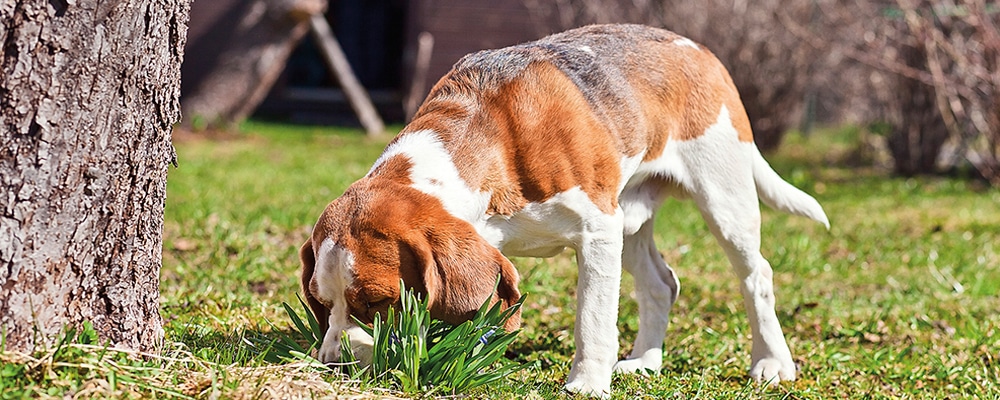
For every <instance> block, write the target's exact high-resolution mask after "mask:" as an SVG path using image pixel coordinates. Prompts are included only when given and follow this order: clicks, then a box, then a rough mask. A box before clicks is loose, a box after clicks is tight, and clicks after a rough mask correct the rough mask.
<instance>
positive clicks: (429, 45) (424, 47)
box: [403, 32, 434, 121]
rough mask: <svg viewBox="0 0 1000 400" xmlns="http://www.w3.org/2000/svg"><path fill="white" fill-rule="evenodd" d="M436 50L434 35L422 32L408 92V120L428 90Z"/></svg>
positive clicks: (406, 104) (419, 36)
mask: <svg viewBox="0 0 1000 400" xmlns="http://www.w3.org/2000/svg"><path fill="white" fill-rule="evenodd" d="M433 51H434V35H431V34H430V32H420V35H418V36H417V62H416V63H415V67H414V72H413V82H410V90H409V93H407V94H406V103H405V106H404V107H403V108H404V109H405V110H406V120H407V121H409V120H411V119H413V114H416V113H417V108H418V107H420V103H422V102H423V100H424V96H426V95H427V93H424V91H425V90H427V70H429V69H430V65H431V53H432V52H433Z"/></svg>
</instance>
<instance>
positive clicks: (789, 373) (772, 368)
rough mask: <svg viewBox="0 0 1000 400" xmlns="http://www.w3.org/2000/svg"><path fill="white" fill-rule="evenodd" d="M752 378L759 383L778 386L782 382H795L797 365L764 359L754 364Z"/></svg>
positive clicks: (773, 359) (751, 371)
mask: <svg viewBox="0 0 1000 400" xmlns="http://www.w3.org/2000/svg"><path fill="white" fill-rule="evenodd" d="M750 377H751V378H753V379H754V380H755V381H757V382H758V383H768V384H770V385H771V386H776V385H778V384H779V383H781V382H782V381H794V380H795V363H793V362H791V361H790V360H789V361H787V362H783V361H781V360H779V359H777V358H762V359H760V360H757V361H756V362H754V363H753V367H751V368H750Z"/></svg>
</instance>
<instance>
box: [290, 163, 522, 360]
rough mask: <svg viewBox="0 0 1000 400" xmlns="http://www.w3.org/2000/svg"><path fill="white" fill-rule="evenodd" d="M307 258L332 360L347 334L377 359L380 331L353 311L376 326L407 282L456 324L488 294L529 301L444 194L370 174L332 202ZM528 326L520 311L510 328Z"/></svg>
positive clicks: (362, 354)
mask: <svg viewBox="0 0 1000 400" xmlns="http://www.w3.org/2000/svg"><path fill="white" fill-rule="evenodd" d="M300 258H301V260H302V288H303V291H304V292H305V297H306V301H307V302H308V304H309V307H310V308H311V309H312V311H313V314H314V315H315V316H316V318H317V319H318V320H319V322H320V325H321V329H322V330H323V331H324V332H325V336H324V340H323V345H322V347H321V348H320V351H319V359H320V361H323V362H336V361H339V358H340V337H341V335H342V332H347V333H348V335H349V337H350V338H351V343H352V347H353V348H354V350H355V355H356V356H358V357H359V358H360V359H361V360H362V362H365V361H370V358H368V357H370V347H371V338H370V337H367V335H365V334H364V332H363V330H361V329H360V328H359V327H358V326H357V324H356V323H355V322H354V320H353V318H351V317H352V316H353V317H355V318H357V319H358V320H359V321H361V322H363V323H365V324H371V323H372V322H373V320H374V319H375V318H376V314H379V315H381V316H383V317H384V316H385V315H386V311H387V309H388V308H389V306H390V305H394V308H396V309H399V306H398V304H397V303H398V302H399V295H400V293H399V281H400V279H402V280H403V282H404V284H405V285H406V287H407V288H414V289H415V291H417V292H418V293H421V294H423V295H424V296H426V299H427V301H428V309H429V310H430V313H431V316H432V317H433V318H436V319H440V320H444V321H446V322H450V323H456V324H457V323H461V322H463V321H465V320H468V319H471V318H472V316H473V315H475V312H476V310H478V308H479V306H480V305H482V303H483V302H484V301H485V300H486V299H488V298H492V299H493V301H500V302H502V304H503V305H504V306H506V307H509V306H510V305H512V304H514V303H515V302H516V301H517V300H518V299H519V298H520V293H519V291H518V289H517V283H518V279H519V278H518V274H517V270H516V269H514V266H513V265H512V264H511V263H510V261H509V260H507V258H506V257H504V256H503V255H502V254H500V252H499V251H498V250H497V249H496V248H494V247H492V246H490V245H489V243H487V242H486V241H485V240H484V239H483V238H482V237H480V236H479V235H478V234H477V233H476V231H475V229H474V228H473V227H472V225H470V224H469V223H467V222H465V221H463V220H460V219H458V218H455V217H453V216H452V215H451V214H449V213H448V212H447V211H446V210H445V209H444V207H443V206H442V205H441V202H440V201H438V200H437V199H435V198H433V197H431V196H429V195H426V194H424V193H422V192H420V191H418V190H415V189H413V188H411V187H409V186H407V185H402V184H398V183H392V182H384V180H380V181H375V180H373V179H370V178H364V179H362V180H361V181H358V182H356V183H355V184H354V185H352V186H351V187H350V188H348V190H347V191H346V192H345V193H344V195H343V196H341V197H340V198H338V199H337V200H335V201H333V202H332V203H330V205H329V206H327V208H326V210H325V211H323V214H322V216H321V217H320V218H319V221H318V222H317V223H316V227H315V228H314V230H313V233H312V236H311V237H310V238H309V239H308V240H306V242H305V244H304V245H302V248H301V250H300ZM498 275H499V276H500V284H499V286H497V285H496V282H497V276H498ZM494 287H496V292H494ZM519 326H520V315H519V314H517V315H515V316H513V317H512V318H511V319H510V321H509V322H508V326H506V327H505V328H506V329H508V330H513V329H516V328H517V327H519ZM366 358H367V359H366Z"/></svg>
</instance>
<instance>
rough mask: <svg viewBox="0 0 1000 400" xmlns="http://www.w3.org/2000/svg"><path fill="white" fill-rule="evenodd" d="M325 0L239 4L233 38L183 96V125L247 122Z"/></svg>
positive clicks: (261, 0) (264, 0) (260, 0)
mask: <svg viewBox="0 0 1000 400" xmlns="http://www.w3.org/2000/svg"><path fill="white" fill-rule="evenodd" d="M326 4H327V2H326V0H253V1H249V2H245V4H242V5H240V7H243V9H242V10H241V13H242V17H241V18H240V22H239V24H237V26H236V27H235V29H234V32H233V34H232V40H233V42H232V43H231V44H230V45H229V46H227V48H226V50H225V52H223V53H222V54H221V55H219V58H218V61H217V62H216V65H215V66H214V68H212V71H211V72H210V73H208V74H207V75H206V76H205V78H204V79H203V80H202V82H201V83H200V84H199V85H198V86H197V88H195V89H194V91H193V92H192V93H190V94H187V95H185V96H184V99H183V103H182V107H183V109H184V124H185V125H188V126H194V127H196V128H204V127H219V128H229V127H231V126H232V125H235V124H237V123H239V122H240V121H243V120H244V119H246V118H247V117H248V116H250V114H251V113H253V111H254V109H256V108H257V106H258V105H260V102H261V101H263V100H264V97H265V96H267V92H268V91H269V90H271V86H273V85H274V82H275V81H276V80H277V79H278V76H279V75H281V71H283V70H284V69H285V62H286V61H287V60H288V57H289V56H290V55H291V54H292V50H295V46H296V45H297V44H298V43H299V41H301V40H302V38H303V37H304V36H305V34H306V33H308V32H309V17H310V16H311V15H314V14H322V13H323V11H324V10H326Z"/></svg>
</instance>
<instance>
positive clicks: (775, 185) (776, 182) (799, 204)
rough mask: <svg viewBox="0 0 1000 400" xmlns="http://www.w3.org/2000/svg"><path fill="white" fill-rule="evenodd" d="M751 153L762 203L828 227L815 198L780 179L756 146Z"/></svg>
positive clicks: (754, 175) (754, 176) (821, 208)
mask: <svg viewBox="0 0 1000 400" xmlns="http://www.w3.org/2000/svg"><path fill="white" fill-rule="evenodd" d="M753 153H754V154H753V179H754V181H755V182H756V183H757V196H758V197H760V200H761V201H763V202H764V204H767V205H768V207H771V208H773V209H775V210H778V211H784V212H787V213H789V214H795V215H801V216H803V217H806V218H809V219H812V220H814V221H816V222H819V223H821V224H823V225H824V226H826V229H830V220H828V219H827V218H826V213H825V212H823V207H822V206H820V205H819V202H818V201H816V199H814V198H813V197H812V196H810V195H808V194H806V193H805V192H803V191H801V190H799V189H798V188H796V187H795V186H792V185H791V184H790V183H788V182H785V180H784V179H781V177H780V176H778V173H777V172H774V169H772V168H771V165H770V164H768V163H767V160H764V156H762V155H761V154H760V151H759V150H757V147H756V146H754V150H753Z"/></svg>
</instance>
